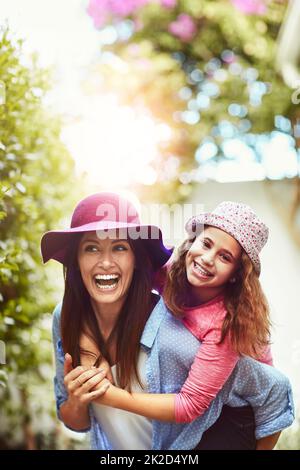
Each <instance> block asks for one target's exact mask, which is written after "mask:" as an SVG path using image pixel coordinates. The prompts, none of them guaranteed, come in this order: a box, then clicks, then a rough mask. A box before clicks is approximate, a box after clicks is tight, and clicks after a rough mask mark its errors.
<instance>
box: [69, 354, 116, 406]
mask: <svg viewBox="0 0 300 470" xmlns="http://www.w3.org/2000/svg"><path fill="white" fill-rule="evenodd" d="M64 375H65V376H64V384H65V387H66V390H67V392H68V395H69V397H68V401H69V403H70V405H72V406H74V407H75V408H80V407H81V406H82V405H87V404H88V403H90V402H91V401H92V400H94V399H95V398H97V397H99V396H101V395H103V393H105V392H106V390H107V389H108V387H109V384H110V382H109V381H105V382H103V383H102V384H101V385H100V386H99V387H97V385H99V384H100V383H101V381H102V380H103V379H104V378H105V376H106V371H105V370H103V369H101V368H97V367H94V366H92V367H84V366H78V367H76V368H75V369H73V367H72V356H71V355H70V354H68V353H67V354H66V355H65V364H64ZM95 387H96V388H95Z"/></svg>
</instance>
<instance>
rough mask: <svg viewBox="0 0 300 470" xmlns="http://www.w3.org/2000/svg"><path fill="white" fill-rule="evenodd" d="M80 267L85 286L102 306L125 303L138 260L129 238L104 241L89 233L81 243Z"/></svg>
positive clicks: (79, 253) (108, 238) (79, 251)
mask: <svg viewBox="0 0 300 470" xmlns="http://www.w3.org/2000/svg"><path fill="white" fill-rule="evenodd" d="M78 265H79V269H80V272H81V277H82V280H83V283H84V285H85V287H86V289H87V291H88V293H89V294H90V296H91V298H92V299H93V300H94V301H95V302H96V304H98V305H99V306H100V305H101V304H113V303H118V302H121V304H122V303H123V302H124V300H125V298H126V296H127V293H128V290H129V287H130V284H131V281H132V276H133V272H134V265H135V257H134V253H133V250H132V248H131V246H130V244H129V242H128V241H127V240H126V239H119V238H117V237H114V238H110V236H109V233H107V237H106V238H102V237H101V238H100V237H98V236H97V234H96V232H86V233H85V234H84V235H83V237H82V239H81V240H80V243H79V248H78Z"/></svg>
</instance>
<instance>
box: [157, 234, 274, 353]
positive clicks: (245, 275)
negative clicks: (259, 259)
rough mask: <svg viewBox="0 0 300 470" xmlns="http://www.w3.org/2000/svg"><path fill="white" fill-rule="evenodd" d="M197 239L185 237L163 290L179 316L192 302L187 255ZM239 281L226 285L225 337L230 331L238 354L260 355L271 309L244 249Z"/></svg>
mask: <svg viewBox="0 0 300 470" xmlns="http://www.w3.org/2000/svg"><path fill="white" fill-rule="evenodd" d="M193 241H194V240H185V241H184V242H183V243H182V245H181V246H180V247H179V248H178V251H177V258H176V259H175V260H174V262H173V263H172V265H171V267H170V269H169V271H168V275H167V279H166V284H165V288H164V291H163V297H164V300H165V303H166V305H167V307H168V308H169V310H170V311H171V312H172V313H173V314H174V315H175V316H183V315H184V307H187V306H188V302H189V297H190V295H189V283H188V279H187V276H186V265H185V258H186V254H187V252H188V250H189V248H190V247H191V244H192V243H193ZM235 278H236V282H235V283H233V284H231V283H228V284H227V285H226V288H225V291H224V302H225V308H226V310H227V314H226V316H225V319H224V322H223V327H222V332H221V340H220V343H221V342H222V341H224V338H225V336H226V335H228V334H229V335H230V339H231V344H232V347H233V349H234V350H235V351H236V352H237V353H238V354H245V355H248V356H251V357H254V358H255V359H257V358H259V356H260V355H261V353H262V351H263V349H264V348H265V347H266V346H267V345H268V344H269V343H270V327H271V322H270V313H269V306H268V302H267V299H266V297H265V295H264V293H263V290H262V287H261V284H260V282H259V278H258V275H257V273H256V272H255V269H254V266H253V264H252V262H251V260H250V258H249V256H248V255H247V254H246V252H245V251H243V252H242V256H241V264H240V267H239V269H238V271H237V272H236V273H235Z"/></svg>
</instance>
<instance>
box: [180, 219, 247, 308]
mask: <svg viewBox="0 0 300 470" xmlns="http://www.w3.org/2000/svg"><path fill="white" fill-rule="evenodd" d="M241 254H242V248H241V246H240V244H239V243H238V242H237V241H236V240H235V239H234V238H233V237H232V236H231V235H229V234H228V233H226V232H223V230H220V229H218V228H216V227H211V226H207V227H205V228H204V230H203V231H202V232H201V234H200V235H199V236H198V237H197V238H196V239H195V241H194V242H193V244H192V246H191V248H190V249H189V251H188V252H187V255H186V261H185V263H186V274H187V279H188V282H189V284H190V285H191V286H192V289H193V294H194V295H195V297H197V298H198V300H200V301H207V300H210V299H212V298H213V297H215V296H217V295H219V294H220V293H222V292H223V290H224V288H225V285H226V284H227V283H228V282H229V280H230V279H231V278H232V277H234V273H235V272H236V271H237V269H238V267H239V265H240V260H241Z"/></svg>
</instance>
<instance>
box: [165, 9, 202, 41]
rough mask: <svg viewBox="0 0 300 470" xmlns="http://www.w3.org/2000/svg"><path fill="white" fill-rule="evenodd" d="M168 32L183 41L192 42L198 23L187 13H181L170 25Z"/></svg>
mask: <svg viewBox="0 0 300 470" xmlns="http://www.w3.org/2000/svg"><path fill="white" fill-rule="evenodd" d="M168 30H169V31H170V33H172V34H174V36H177V37H178V38H179V39H181V40H182V41H185V42H187V41H190V40H191V39H192V38H193V37H194V36H195V34H196V32H197V27H196V23H195V22H194V20H193V18H192V17H191V16H190V15H187V14H186V13H181V15H179V16H178V17H177V19H176V21H173V22H172V23H170V24H169V27H168Z"/></svg>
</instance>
